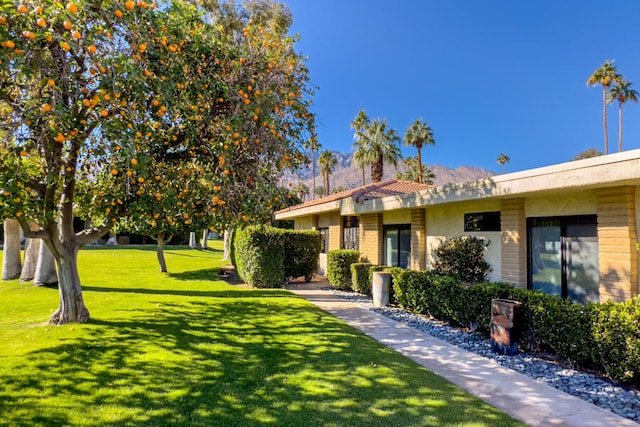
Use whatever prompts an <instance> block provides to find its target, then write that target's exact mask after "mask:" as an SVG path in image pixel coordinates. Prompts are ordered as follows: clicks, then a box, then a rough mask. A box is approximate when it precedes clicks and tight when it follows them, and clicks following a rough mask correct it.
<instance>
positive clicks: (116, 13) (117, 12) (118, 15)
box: [115, 9, 122, 18]
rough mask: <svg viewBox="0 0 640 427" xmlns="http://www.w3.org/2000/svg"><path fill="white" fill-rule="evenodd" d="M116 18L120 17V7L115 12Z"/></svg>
mask: <svg viewBox="0 0 640 427" xmlns="http://www.w3.org/2000/svg"><path fill="white" fill-rule="evenodd" d="M115 15H116V18H122V11H121V10H120V9H118V10H116V12H115Z"/></svg>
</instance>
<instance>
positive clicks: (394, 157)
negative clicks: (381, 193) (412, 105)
mask: <svg viewBox="0 0 640 427" xmlns="http://www.w3.org/2000/svg"><path fill="white" fill-rule="evenodd" d="M387 126H388V123H387V121H386V120H381V119H375V120H374V121H372V122H371V123H369V124H367V125H366V126H365V127H364V129H363V131H362V132H361V134H360V138H361V140H362V141H363V146H364V147H366V152H365V153H366V154H365V158H366V159H367V162H368V163H369V164H371V181H372V182H380V181H382V177H383V175H384V162H385V161H386V162H388V163H390V164H392V165H393V166H398V161H400V160H402V153H401V152H400V147H399V146H398V143H399V142H400V137H399V136H398V132H397V131H396V130H395V129H388V128H387Z"/></svg>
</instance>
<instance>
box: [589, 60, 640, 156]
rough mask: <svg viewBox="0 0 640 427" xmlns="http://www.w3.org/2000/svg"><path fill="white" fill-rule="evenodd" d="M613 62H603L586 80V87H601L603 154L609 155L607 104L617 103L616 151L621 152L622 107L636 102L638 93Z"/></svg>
mask: <svg viewBox="0 0 640 427" xmlns="http://www.w3.org/2000/svg"><path fill="white" fill-rule="evenodd" d="M613 62H614V61H613V60H609V61H605V62H604V64H602V65H601V66H600V67H599V68H598V69H596V70H595V71H594V72H593V74H591V76H589V78H588V79H587V86H589V87H593V86H602V119H603V127H604V154H609V133H608V131H607V103H613V102H615V101H618V151H622V105H623V104H625V103H626V102H628V101H633V102H638V92H637V91H636V90H634V89H632V88H631V86H632V83H631V82H630V81H628V80H625V78H624V77H623V76H622V75H621V74H620V73H618V69H617V67H616V66H615V65H614V64H613Z"/></svg>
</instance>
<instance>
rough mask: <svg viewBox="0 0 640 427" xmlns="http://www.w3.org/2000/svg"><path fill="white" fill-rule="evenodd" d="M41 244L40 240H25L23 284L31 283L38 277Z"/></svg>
mask: <svg viewBox="0 0 640 427" xmlns="http://www.w3.org/2000/svg"><path fill="white" fill-rule="evenodd" d="M41 242H42V240H40V239H28V238H25V239H24V265H23V266H22V273H21V274H20V280H21V281H23V282H30V281H32V280H33V278H34V277H35V276H36V270H37V268H38V256H39V255H40V243H41Z"/></svg>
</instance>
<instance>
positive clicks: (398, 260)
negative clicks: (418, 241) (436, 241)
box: [383, 225, 411, 268]
mask: <svg viewBox="0 0 640 427" xmlns="http://www.w3.org/2000/svg"><path fill="white" fill-rule="evenodd" d="M383 230H384V233H383V234H384V236H383V239H384V264H385V265H389V266H394V267H402V268H409V263H410V260H411V226H410V225H385V226H384V229H383Z"/></svg>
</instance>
